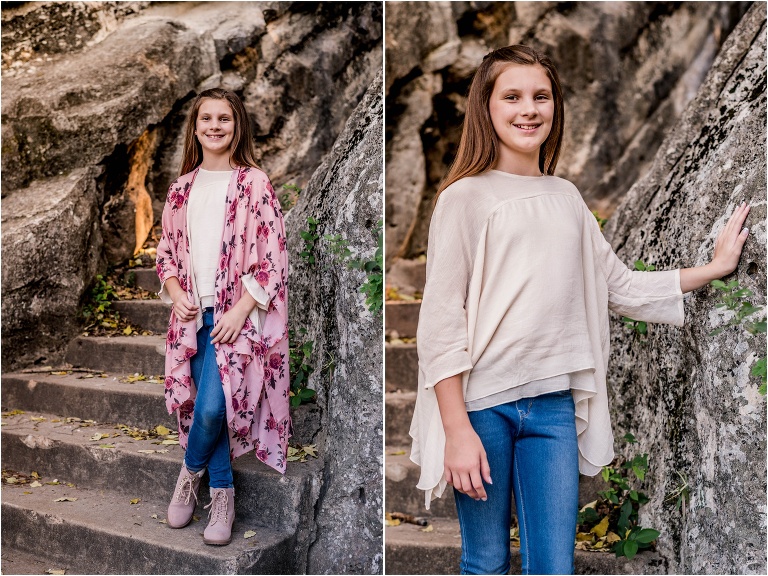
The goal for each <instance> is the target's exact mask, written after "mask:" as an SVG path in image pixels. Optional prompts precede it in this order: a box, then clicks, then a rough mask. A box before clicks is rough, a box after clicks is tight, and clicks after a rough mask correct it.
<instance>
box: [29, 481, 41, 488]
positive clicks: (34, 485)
mask: <svg viewBox="0 0 768 576" xmlns="http://www.w3.org/2000/svg"><path fill="white" fill-rule="evenodd" d="M42 486H43V485H42V484H41V483H40V482H38V481H37V480H35V481H34V482H32V484H30V485H29V487H30V488H41V487H42Z"/></svg>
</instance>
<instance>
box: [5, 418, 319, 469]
mask: <svg viewBox="0 0 768 576" xmlns="http://www.w3.org/2000/svg"><path fill="white" fill-rule="evenodd" d="M66 418H67V417H66V416H61V415H56V414H46V413H41V412H32V411H25V412H24V413H23V414H17V415H13V416H3V418H2V435H3V436H11V435H13V436H17V437H24V438H28V437H30V436H31V437H33V438H40V439H49V440H50V441H52V442H54V443H56V444H57V445H65V446H79V447H83V448H86V449H87V450H89V451H92V450H108V451H110V452H112V453H113V454H115V455H125V454H130V455H134V456H136V457H140V458H142V459H148V460H150V461H151V460H157V461H162V462H166V463H171V464H173V466H178V465H179V463H180V462H181V460H182V458H183V455H184V450H183V449H182V447H181V446H180V445H178V444H166V445H164V444H157V443H156V442H161V441H162V440H163V439H162V438H148V439H145V440H138V439H135V438H133V437H131V436H129V435H127V434H125V433H122V432H120V430H119V429H118V428H117V426H118V424H119V423H108V422H102V423H99V422H93V421H74V422H67V420H66ZM158 424H162V422H160V423H158ZM172 432H175V430H172ZM97 433H98V434H110V436H109V437H104V438H102V439H99V440H92V439H91V438H92V437H93V436H95V435H96V434H97ZM115 433H118V434H120V435H119V436H112V434H115ZM38 442H43V440H39V441H38ZM30 443H31V444H34V443H35V441H34V440H30V441H29V443H27V445H29V444H30ZM100 444H110V445H113V446H114V448H106V449H100V448H98V446H99V445H100ZM140 450H156V451H157V450H167V452H154V453H151V454H149V453H142V452H139V451H140ZM113 459H114V458H113ZM4 466H9V467H11V468H12V466H10V465H9V464H8V462H7V460H6V461H5V462H4ZM232 466H233V469H234V470H235V471H237V472H240V473H248V474H254V475H258V476H272V477H274V479H279V478H285V479H290V478H294V477H303V476H306V475H308V474H314V473H316V472H317V471H319V470H321V469H322V459H321V458H309V459H307V461H306V462H301V463H295V462H289V463H288V466H287V468H286V473H285V475H283V474H280V473H279V472H277V471H276V470H274V469H272V468H270V467H269V466H267V465H266V464H264V463H262V462H261V461H259V460H258V459H257V458H255V457H252V455H248V454H245V455H243V456H242V457H240V458H237V459H236V460H234V461H233V463H232ZM62 473H63V472H62ZM274 479H273V481H274Z"/></svg>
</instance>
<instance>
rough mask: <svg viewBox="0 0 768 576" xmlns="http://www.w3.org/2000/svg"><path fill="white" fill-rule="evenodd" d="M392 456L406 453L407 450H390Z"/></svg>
mask: <svg viewBox="0 0 768 576" xmlns="http://www.w3.org/2000/svg"><path fill="white" fill-rule="evenodd" d="M388 454H389V455H390V456H403V455H404V454H405V450H395V451H394V452H388Z"/></svg>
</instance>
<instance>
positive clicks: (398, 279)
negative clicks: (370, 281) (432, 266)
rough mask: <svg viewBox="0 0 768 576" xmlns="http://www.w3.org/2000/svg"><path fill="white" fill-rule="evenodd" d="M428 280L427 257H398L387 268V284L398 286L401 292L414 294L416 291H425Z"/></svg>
mask: <svg viewBox="0 0 768 576" xmlns="http://www.w3.org/2000/svg"><path fill="white" fill-rule="evenodd" d="M426 281H427V261H426V258H424V259H417V260H407V259H404V258H398V259H396V260H394V261H393V262H392V264H391V265H390V267H389V270H387V286H391V287H393V288H396V289H397V290H398V292H400V294H406V295H409V296H413V295H414V293H416V292H424V284H426Z"/></svg>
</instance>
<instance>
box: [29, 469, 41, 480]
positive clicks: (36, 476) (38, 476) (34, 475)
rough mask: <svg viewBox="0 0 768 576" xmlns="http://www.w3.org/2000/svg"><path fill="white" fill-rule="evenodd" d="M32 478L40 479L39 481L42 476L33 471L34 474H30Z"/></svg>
mask: <svg viewBox="0 0 768 576" xmlns="http://www.w3.org/2000/svg"><path fill="white" fill-rule="evenodd" d="M30 476H32V478H38V479H39V478H40V474H38V473H37V472H35V471H34V470H32V473H31V474H30Z"/></svg>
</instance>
